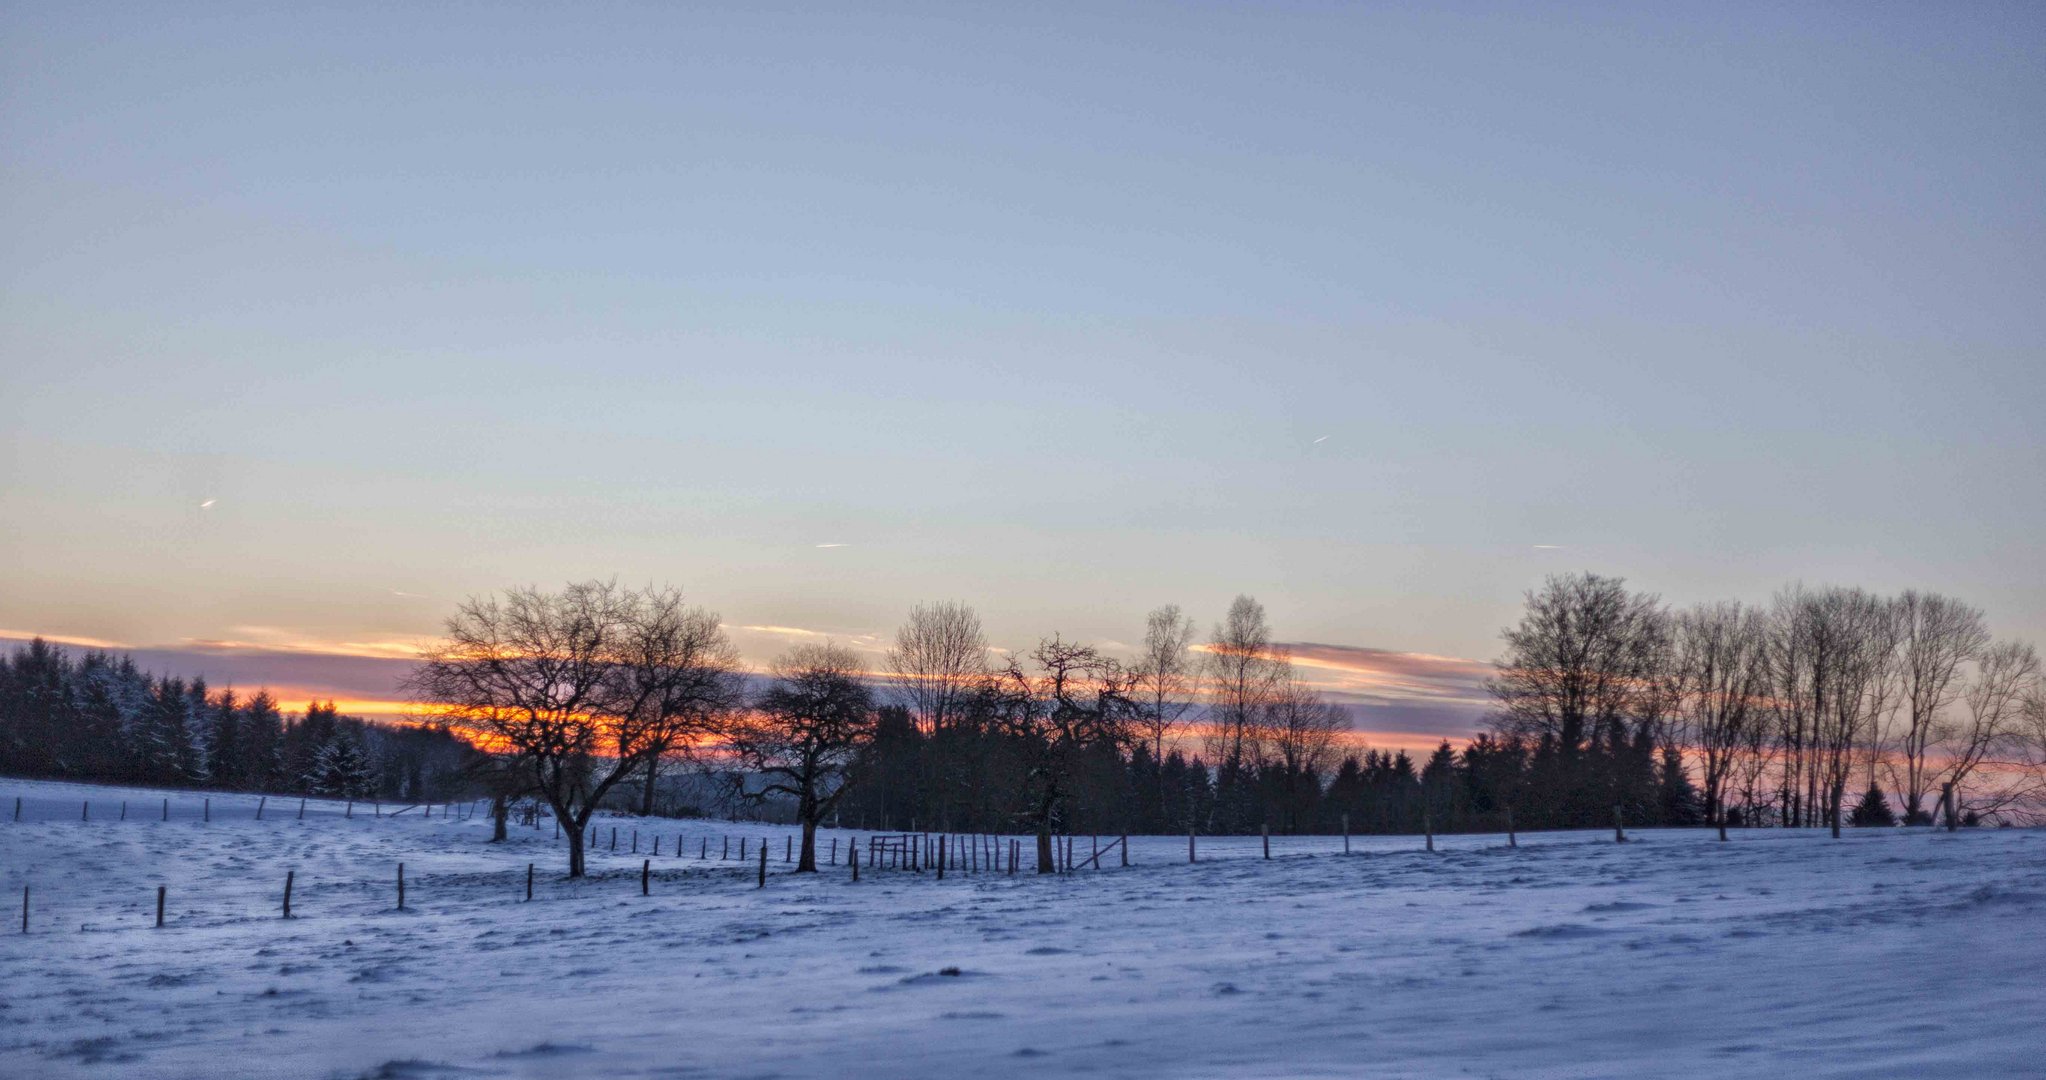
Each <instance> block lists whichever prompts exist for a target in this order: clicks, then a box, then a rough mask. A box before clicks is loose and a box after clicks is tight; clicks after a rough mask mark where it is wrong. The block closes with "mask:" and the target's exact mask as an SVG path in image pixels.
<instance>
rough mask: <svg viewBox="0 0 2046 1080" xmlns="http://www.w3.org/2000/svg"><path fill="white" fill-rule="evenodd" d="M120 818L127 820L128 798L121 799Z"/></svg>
mask: <svg viewBox="0 0 2046 1080" xmlns="http://www.w3.org/2000/svg"><path fill="white" fill-rule="evenodd" d="M121 820H122V821H126V820H128V800H126V799H122V800H121Z"/></svg>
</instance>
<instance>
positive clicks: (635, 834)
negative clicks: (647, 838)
mask: <svg viewBox="0 0 2046 1080" xmlns="http://www.w3.org/2000/svg"><path fill="white" fill-rule="evenodd" d="M632 853H633V854H634V855H637V854H639V830H638V829H634V830H632Z"/></svg>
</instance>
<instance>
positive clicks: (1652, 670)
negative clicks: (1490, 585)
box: [1487, 574, 1668, 755]
mask: <svg viewBox="0 0 2046 1080" xmlns="http://www.w3.org/2000/svg"><path fill="white" fill-rule="evenodd" d="M1667 632H1668V631H1667V619H1666V616H1665V613H1664V610H1663V607H1662V603H1661V601H1660V600H1659V599H1658V598H1656V597H1654V596H1650V595H1646V594H1639V595H1637V594H1634V593H1630V592H1628V591H1627V588H1626V582H1625V581H1623V580H1621V579H1620V578H1612V577H1603V576H1600V575H1598V574H1568V575H1563V576H1558V577H1551V578H1549V579H1548V580H1547V581H1546V582H1544V583H1543V586H1542V588H1541V590H1540V591H1539V592H1530V593H1528V594H1527V606H1526V611H1525V613H1524V614H1523V615H1522V616H1521V620H1520V624H1519V625H1518V626H1514V627H1512V628H1509V629H1507V630H1506V631H1504V632H1503V633H1502V634H1501V636H1502V637H1504V638H1505V640H1506V655H1505V657H1504V658H1502V659H1501V660H1500V661H1499V662H1498V668H1499V674H1498V675H1497V676H1495V677H1494V678H1493V679H1492V680H1491V682H1490V683H1489V684H1488V685H1487V689H1488V690H1489V691H1490V692H1491V694H1492V697H1493V699H1494V700H1496V701H1497V702H1498V703H1499V710H1498V712H1497V713H1496V714H1495V716H1494V718H1493V726H1494V727H1495V728H1496V729H1497V730H1498V731H1499V732H1500V733H1501V734H1505V735H1518V736H1521V737H1522V738H1525V739H1529V740H1539V739H1543V738H1547V739H1549V740H1551V741H1552V742H1553V743H1554V745H1555V746H1556V748H1557V749H1558V750H1559V751H1560V752H1561V753H1563V754H1565V755H1573V754H1576V753H1577V752H1579V751H1580V750H1582V749H1583V748H1584V746H1585V745H1586V743H1587V741H1588V740H1590V739H1593V738H1596V737H1598V736H1599V735H1600V734H1601V733H1602V732H1604V731H1605V730H1607V729H1610V728H1612V727H1613V726H1615V725H1618V724H1622V723H1624V722H1625V721H1626V720H1627V719H1628V718H1629V717H1632V716H1635V715H1638V714H1640V713H1641V712H1643V711H1644V708H1643V705H1644V703H1643V700H1642V698H1643V695H1644V694H1660V693H1661V692H1662V688H1661V687H1660V686H1658V685H1657V682H1656V680H1657V678H1658V676H1659V675H1660V673H1661V671H1662V662H1663V659H1664V646H1663V643H1664V640H1665V638H1666V635H1667Z"/></svg>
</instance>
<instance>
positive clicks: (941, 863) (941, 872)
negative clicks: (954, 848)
mask: <svg viewBox="0 0 2046 1080" xmlns="http://www.w3.org/2000/svg"><path fill="white" fill-rule="evenodd" d="M950 846H951V845H950V844H947V843H945V836H944V834H943V833H940V834H938V880H939V881H943V880H945V849H946V848H948V847H950Z"/></svg>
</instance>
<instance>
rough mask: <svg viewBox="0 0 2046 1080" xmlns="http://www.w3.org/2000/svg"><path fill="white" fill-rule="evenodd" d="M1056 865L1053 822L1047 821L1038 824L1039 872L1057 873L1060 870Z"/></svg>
mask: <svg viewBox="0 0 2046 1080" xmlns="http://www.w3.org/2000/svg"><path fill="white" fill-rule="evenodd" d="M1054 867H1055V864H1054V863H1053V861H1052V854H1051V822H1049V821H1045V822H1042V823H1040V824H1039V825H1038V826H1037V872H1038V873H1040V874H1055V873H1057V872H1058V871H1057V870H1056V869H1055V868H1054Z"/></svg>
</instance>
